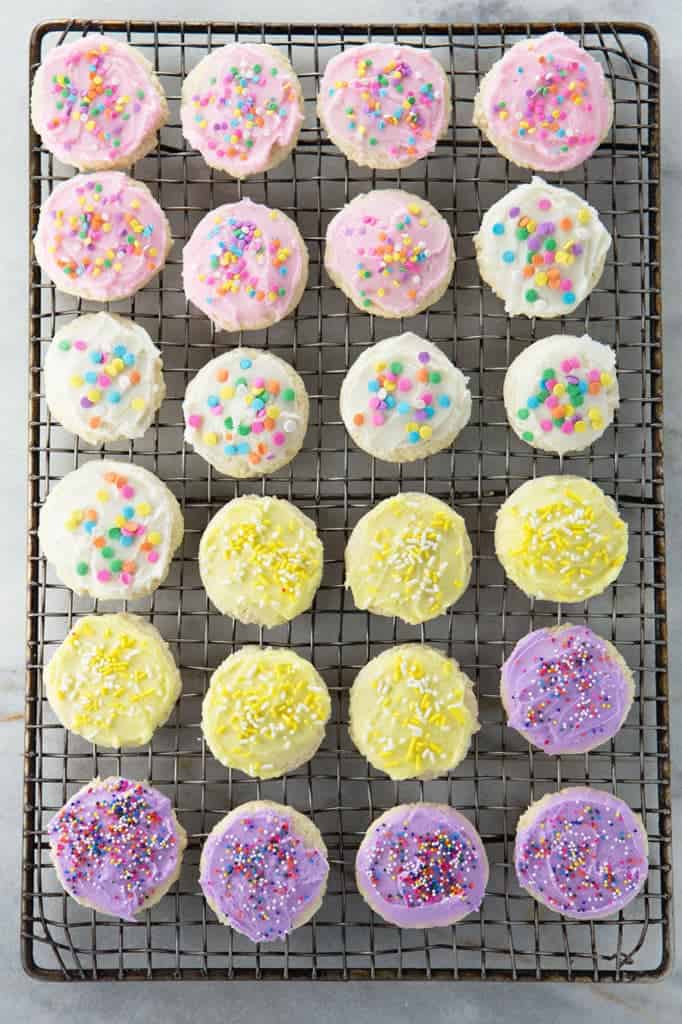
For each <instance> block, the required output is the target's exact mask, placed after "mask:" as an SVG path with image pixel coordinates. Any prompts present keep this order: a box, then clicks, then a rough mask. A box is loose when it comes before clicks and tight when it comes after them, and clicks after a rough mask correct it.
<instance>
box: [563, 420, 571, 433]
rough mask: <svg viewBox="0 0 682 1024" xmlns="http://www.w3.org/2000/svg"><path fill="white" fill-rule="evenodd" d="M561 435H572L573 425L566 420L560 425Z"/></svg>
mask: <svg viewBox="0 0 682 1024" xmlns="http://www.w3.org/2000/svg"><path fill="white" fill-rule="evenodd" d="M561 433H562V434H572V433H573V424H572V423H571V421H570V420H566V421H565V423H562V424H561Z"/></svg>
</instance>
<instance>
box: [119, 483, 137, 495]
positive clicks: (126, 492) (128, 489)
mask: <svg viewBox="0 0 682 1024" xmlns="http://www.w3.org/2000/svg"><path fill="white" fill-rule="evenodd" d="M121 494H122V495H123V497H124V498H132V497H133V495H134V494H135V491H134V489H133V488H132V487H131V486H130V484H125V486H124V487H122V488H121Z"/></svg>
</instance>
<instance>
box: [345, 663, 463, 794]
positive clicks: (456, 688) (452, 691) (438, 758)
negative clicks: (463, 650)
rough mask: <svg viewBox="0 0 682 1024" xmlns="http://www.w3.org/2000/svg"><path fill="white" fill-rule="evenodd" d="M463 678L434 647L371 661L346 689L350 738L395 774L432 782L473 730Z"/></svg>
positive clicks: (454, 760) (459, 755) (453, 762)
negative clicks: (347, 689)
mask: <svg viewBox="0 0 682 1024" xmlns="http://www.w3.org/2000/svg"><path fill="white" fill-rule="evenodd" d="M477 716H478V705H477V703H476V697H475V696H474V691H473V686H472V683H471V680H470V679H469V677H468V676H466V675H465V674H464V672H462V671H461V669H460V667H459V665H458V664H457V662H456V661H455V660H454V659H453V658H446V657H444V656H443V655H442V654H439V652H438V651H436V650H434V649H433V647H426V646H425V645H423V644H401V645H400V646H399V647H394V648H393V649H392V650H389V651H384V653H383V654H380V655H379V657H378V658H373V659H372V661H370V662H369V664H367V665H365V667H364V668H363V669H362V671H361V672H359V674H358V675H357V677H356V679H355V682H354V683H353V687H352V689H351V692H350V735H351V739H352V740H353V743H354V744H355V746H356V747H357V748H358V750H359V751H360V753H361V754H362V755H363V756H364V757H366V758H367V760H368V761H369V762H370V764H372V765H374V767H375V768H378V769H380V771H382V772H386V774H387V775H389V776H390V777H391V778H392V779H435V778H436V777H437V776H439V775H444V774H445V773H446V772H448V771H450V770H451V769H452V768H455V767H456V766H457V765H458V764H459V763H460V761H462V760H464V758H465V757H466V754H467V751H468V749H469V744H470V743H471V737H472V736H473V734H474V733H475V732H478V730H479V728H480V726H479V722H478V717H477Z"/></svg>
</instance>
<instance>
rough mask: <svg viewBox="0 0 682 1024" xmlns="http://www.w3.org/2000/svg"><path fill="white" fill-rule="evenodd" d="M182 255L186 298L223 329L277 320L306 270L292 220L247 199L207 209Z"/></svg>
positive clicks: (293, 298) (299, 288) (297, 295)
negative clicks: (214, 208) (207, 211)
mask: <svg viewBox="0 0 682 1024" xmlns="http://www.w3.org/2000/svg"><path fill="white" fill-rule="evenodd" d="M182 259H183V263H182V278H183V283H184V288H185V294H186V295H187V298H188V299H189V300H190V301H191V302H193V303H194V305H195V306H197V307H198V308H199V309H200V310H202V312H204V313H205V314H206V316H208V317H210V319H211V320H213V321H214V322H215V323H216V324H217V325H218V326H219V327H221V328H223V330H227V331H239V330H244V329H245V330H249V329H254V328H257V327H265V326H268V325H269V324H274V323H276V322H277V321H278V320H281V319H282V317H284V316H286V315H287V313H288V312H289V310H290V309H291V307H292V305H296V303H297V302H298V301H299V298H300V294H301V292H302V289H303V286H304V283H305V279H306V278H307V271H308V258H307V252H306V250H305V245H304V243H303V240H302V239H301V236H300V234H299V232H298V229H297V227H296V225H295V224H294V222H293V221H292V220H290V219H289V218H288V217H287V216H285V215H284V214H283V213H281V212H280V211H279V210H271V209H270V208H269V207H267V206H262V205H261V204H260V203H254V202H252V201H251V200H250V199H242V200H241V201H240V202H238V203H227V204H226V205H225V206H220V207H218V209H217V210H211V212H210V213H207V214H206V216H205V217H204V218H203V220H201V221H199V223H198V224H197V226H196V228H195V229H194V231H193V232H192V237H191V238H190V240H189V242H188V243H187V245H186V246H185V248H184V250H183V254H182Z"/></svg>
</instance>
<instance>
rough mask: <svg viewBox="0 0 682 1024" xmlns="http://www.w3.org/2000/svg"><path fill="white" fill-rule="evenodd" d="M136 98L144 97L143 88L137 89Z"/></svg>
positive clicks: (141, 98)
mask: <svg viewBox="0 0 682 1024" xmlns="http://www.w3.org/2000/svg"><path fill="white" fill-rule="evenodd" d="M137 98H138V100H143V99H144V89H138V90H137Z"/></svg>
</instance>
